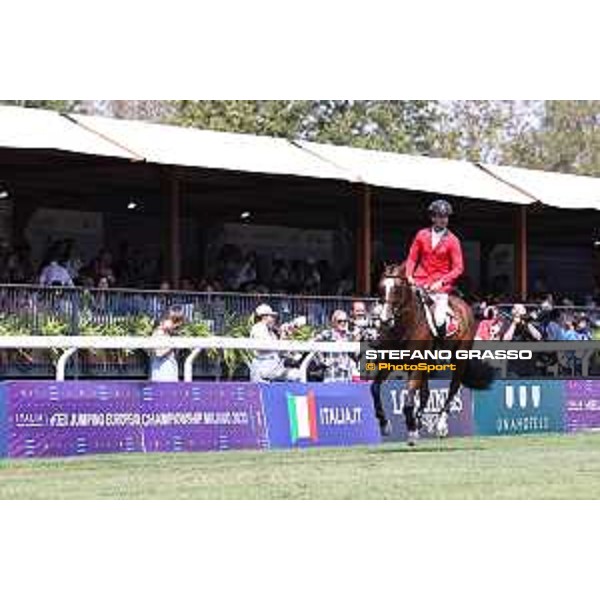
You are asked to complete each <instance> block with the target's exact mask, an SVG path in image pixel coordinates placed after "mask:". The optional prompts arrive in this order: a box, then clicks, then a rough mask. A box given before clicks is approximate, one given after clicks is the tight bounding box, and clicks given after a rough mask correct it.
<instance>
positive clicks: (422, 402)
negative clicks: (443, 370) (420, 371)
mask: <svg viewBox="0 0 600 600" xmlns="http://www.w3.org/2000/svg"><path fill="white" fill-rule="evenodd" d="M428 404H429V380H428V379H427V376H426V375H423V376H422V379H421V384H420V389H419V408H418V410H417V429H419V430H421V429H422V428H423V415H424V414H425V410H426V409H427V405H428Z"/></svg>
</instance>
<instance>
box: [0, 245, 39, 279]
mask: <svg viewBox="0 0 600 600" xmlns="http://www.w3.org/2000/svg"><path fill="white" fill-rule="evenodd" d="M3 266H4V272H3V274H2V281H6V282H7V283H31V282H32V281H33V273H34V270H33V265H32V262H31V249H30V247H29V245H28V244H26V243H25V244H21V245H20V246H17V247H16V248H15V249H14V250H11V251H10V252H9V254H8V256H7V258H6V263H5V265H3Z"/></svg>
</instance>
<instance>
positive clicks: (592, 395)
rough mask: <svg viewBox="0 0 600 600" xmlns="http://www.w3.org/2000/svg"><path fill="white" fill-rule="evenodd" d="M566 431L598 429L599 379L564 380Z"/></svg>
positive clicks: (599, 426)
mask: <svg viewBox="0 0 600 600" xmlns="http://www.w3.org/2000/svg"><path fill="white" fill-rule="evenodd" d="M565 415H566V418H565V420H566V430H567V431H568V432H575V431H583V430H586V429H587V430H590V429H600V381H594V380H592V381H584V380H577V381H575V380H573V381H565Z"/></svg>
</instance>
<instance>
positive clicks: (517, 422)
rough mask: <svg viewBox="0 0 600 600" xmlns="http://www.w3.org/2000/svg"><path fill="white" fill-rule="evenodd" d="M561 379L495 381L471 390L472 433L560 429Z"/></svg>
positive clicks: (562, 412) (490, 433) (517, 433)
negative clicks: (473, 420)
mask: <svg viewBox="0 0 600 600" xmlns="http://www.w3.org/2000/svg"><path fill="white" fill-rule="evenodd" d="M563 388H564V383H563V382H562V381H541V380H539V381H535V380H533V381H532V380H524V381H513V382H507V381H497V382H495V383H494V384H493V386H492V387H491V388H490V389H489V390H485V391H475V392H473V398H474V415H475V433H476V434H478V435H520V434H532V433H547V432H552V431H554V432H562V431H564V405H563V395H564V389H563Z"/></svg>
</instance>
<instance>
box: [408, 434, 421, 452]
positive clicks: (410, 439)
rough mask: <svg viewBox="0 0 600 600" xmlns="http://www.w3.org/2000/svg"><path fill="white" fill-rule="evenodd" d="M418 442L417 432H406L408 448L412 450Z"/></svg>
mask: <svg viewBox="0 0 600 600" xmlns="http://www.w3.org/2000/svg"><path fill="white" fill-rule="evenodd" d="M418 440H419V432H418V431H409V432H408V440H407V444H408V446H409V448H414V447H415V446H416V445H417V441H418Z"/></svg>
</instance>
